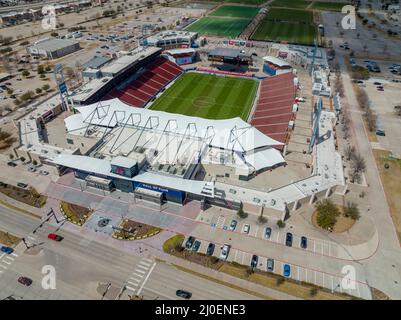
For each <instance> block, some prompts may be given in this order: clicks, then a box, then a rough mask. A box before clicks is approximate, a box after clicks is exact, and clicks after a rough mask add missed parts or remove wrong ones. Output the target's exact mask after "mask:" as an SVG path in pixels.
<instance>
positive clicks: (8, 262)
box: [3, 259, 11, 264]
mask: <svg viewBox="0 0 401 320" xmlns="http://www.w3.org/2000/svg"><path fill="white" fill-rule="evenodd" d="M3 262H4V263H7V264H11V262H10V261H6V260H4V259H3Z"/></svg>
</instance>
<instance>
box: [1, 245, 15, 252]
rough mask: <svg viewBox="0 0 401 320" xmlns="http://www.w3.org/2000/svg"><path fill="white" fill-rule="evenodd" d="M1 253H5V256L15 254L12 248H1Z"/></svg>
mask: <svg viewBox="0 0 401 320" xmlns="http://www.w3.org/2000/svg"><path fill="white" fill-rule="evenodd" d="M0 251H1V252H4V253H5V254H12V253H13V252H14V249H13V248H10V247H4V246H1V247H0Z"/></svg>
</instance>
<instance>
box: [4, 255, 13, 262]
mask: <svg viewBox="0 0 401 320" xmlns="http://www.w3.org/2000/svg"><path fill="white" fill-rule="evenodd" d="M4 259H9V260H11V261H14V258H12V257H10V256H7V257H5V258H4ZM4 259H3V260H4Z"/></svg>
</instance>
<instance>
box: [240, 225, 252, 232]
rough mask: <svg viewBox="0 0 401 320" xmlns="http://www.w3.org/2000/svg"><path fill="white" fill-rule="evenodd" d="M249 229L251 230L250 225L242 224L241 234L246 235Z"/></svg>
mask: <svg viewBox="0 0 401 320" xmlns="http://www.w3.org/2000/svg"><path fill="white" fill-rule="evenodd" d="M250 229H251V225H250V224H249V223H247V224H244V226H243V228H242V232H243V233H246V234H248V233H249V230H250Z"/></svg>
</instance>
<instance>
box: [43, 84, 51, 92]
mask: <svg viewBox="0 0 401 320" xmlns="http://www.w3.org/2000/svg"><path fill="white" fill-rule="evenodd" d="M42 89H43V90H44V91H47V90H49V89H50V86H49V85H48V84H47V83H46V84H44V85H43V86H42Z"/></svg>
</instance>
